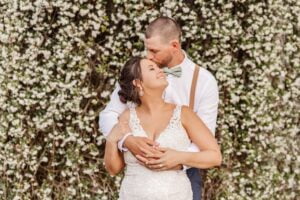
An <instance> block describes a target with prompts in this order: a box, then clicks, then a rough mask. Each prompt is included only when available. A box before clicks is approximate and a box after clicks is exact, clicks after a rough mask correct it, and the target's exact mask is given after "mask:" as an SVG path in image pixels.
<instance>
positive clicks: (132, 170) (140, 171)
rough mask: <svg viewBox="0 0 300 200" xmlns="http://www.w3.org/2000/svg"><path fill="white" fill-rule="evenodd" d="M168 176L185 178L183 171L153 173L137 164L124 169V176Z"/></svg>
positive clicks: (153, 171)
mask: <svg viewBox="0 0 300 200" xmlns="http://www.w3.org/2000/svg"><path fill="white" fill-rule="evenodd" d="M134 175H139V176H149V175H150V176H169V175H172V176H174V175H179V176H186V172H185V171H183V170H164V171H155V170H151V169H148V168H146V167H145V166H142V165H140V164H138V163H136V164H131V165H127V167H126V169H125V176H134Z"/></svg>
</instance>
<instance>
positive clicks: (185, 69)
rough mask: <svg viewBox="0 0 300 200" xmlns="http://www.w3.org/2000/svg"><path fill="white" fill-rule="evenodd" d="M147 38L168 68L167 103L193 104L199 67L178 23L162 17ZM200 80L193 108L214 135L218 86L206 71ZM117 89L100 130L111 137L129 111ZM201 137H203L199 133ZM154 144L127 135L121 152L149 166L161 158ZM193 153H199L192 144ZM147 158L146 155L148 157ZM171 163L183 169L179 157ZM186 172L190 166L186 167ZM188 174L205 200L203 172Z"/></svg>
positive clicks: (150, 51) (151, 54)
mask: <svg viewBox="0 0 300 200" xmlns="http://www.w3.org/2000/svg"><path fill="white" fill-rule="evenodd" d="M145 35H146V38H145V40H144V44H145V47H146V50H147V58H148V59H150V60H152V61H154V62H155V63H157V64H158V65H159V66H161V67H162V66H164V67H167V68H165V73H166V74H168V75H167V80H168V82H169V85H168V87H167V88H166V91H165V96H164V99H165V101H166V102H169V103H174V104H179V105H187V106H188V105H190V100H191V99H190V88H191V86H192V79H193V74H194V70H195V69H196V67H197V66H196V64H195V63H194V62H193V61H192V60H190V58H189V57H188V55H187V54H186V53H185V52H184V51H183V50H182V49H181V41H180V38H181V29H180V26H179V25H178V24H177V22H176V21H175V20H173V19H172V18H168V17H159V18H157V19H155V20H154V21H152V22H151V23H150V24H149V25H148V27H147V29H146V34H145ZM198 73H199V74H198V79H197V82H196V83H195V84H196V89H195V98H194V101H193V105H194V106H193V107H192V108H191V109H193V110H194V112H196V113H197V115H198V116H199V117H200V118H201V119H202V121H203V122H204V123H205V125H206V126H207V127H208V128H209V129H210V131H211V132H212V133H213V134H214V133H215V128H216V119H217V109H218V101H219V94H218V86H217V82H216V80H215V78H214V77H213V76H212V74H211V73H210V72H209V71H207V70H206V69H204V68H201V67H200V68H199V72H198ZM119 89H120V87H119V86H118V85H117V87H116V89H115V90H114V92H113V93H112V95H111V99H110V102H109V103H108V105H107V106H106V108H105V109H104V110H103V111H102V112H101V113H100V120H99V124H100V129H101V132H102V133H103V134H104V135H105V136H107V135H108V134H109V132H110V130H111V129H112V127H113V126H114V125H115V124H116V123H117V122H118V116H119V115H120V114H121V113H122V112H123V111H124V110H125V109H126V108H127V105H125V104H123V103H121V102H120V100H119V96H118V91H119ZM199 134H201V133H200V132H199ZM155 145H157V144H155V142H154V141H152V140H150V139H148V138H145V137H135V136H133V135H131V134H130V133H128V134H126V135H125V136H124V137H123V139H122V140H121V141H119V149H120V150H121V151H127V150H129V151H130V152H132V154H133V155H139V156H137V158H138V159H139V160H140V161H141V162H143V163H144V165H145V166H146V167H149V168H150V169H151V166H148V165H146V163H148V162H147V161H149V160H150V159H151V155H156V157H157V155H158V154H159V153H160V154H159V155H161V152H157V150H156V149H154V148H153V146H155ZM189 151H192V152H193V151H199V149H198V148H197V147H196V146H195V145H194V144H192V145H191V146H190V148H189ZM145 155H146V156H145ZM167 162H168V163H169V164H170V165H169V166H170V168H169V169H170V170H171V169H173V168H176V167H178V166H181V164H180V163H178V162H177V160H176V158H173V157H169V158H168V160H167ZM183 167H184V168H185V169H186V168H188V167H187V166H183ZM187 174H188V177H189V179H190V180H191V184H192V190H193V199H194V200H199V199H201V185H202V180H201V176H200V173H199V169H196V168H189V169H187Z"/></svg>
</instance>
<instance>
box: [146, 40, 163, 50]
mask: <svg viewBox="0 0 300 200" xmlns="http://www.w3.org/2000/svg"><path fill="white" fill-rule="evenodd" d="M144 44H145V47H146V49H158V48H160V46H161V44H160V38H159V37H151V38H146V39H144Z"/></svg>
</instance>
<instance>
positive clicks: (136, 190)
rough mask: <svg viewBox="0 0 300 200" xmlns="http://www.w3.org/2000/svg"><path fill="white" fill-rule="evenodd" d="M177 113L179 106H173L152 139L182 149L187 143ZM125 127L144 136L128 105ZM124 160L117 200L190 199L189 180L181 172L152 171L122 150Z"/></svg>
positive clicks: (162, 145) (179, 112) (178, 112)
mask: <svg viewBox="0 0 300 200" xmlns="http://www.w3.org/2000/svg"><path fill="white" fill-rule="evenodd" d="M180 116H181V106H178V105H177V106H176V107H175V109H174V111H173V115H172V117H171V119H170V121H169V124H168V125H167V127H166V128H165V129H164V130H163V131H162V132H161V133H160V134H159V136H158V138H157V139H156V142H158V143H159V144H160V146H161V147H168V148H172V149H174V150H178V151H186V150H187V149H188V147H189V146H190V143H191V141H190V139H189V137H188V135H187V133H186V131H185V129H184V128H183V126H182V124H181V119H180ZM129 126H130V128H131V130H132V134H133V135H134V136H141V137H148V136H147V134H146V132H145V131H144V129H143V127H142V126H141V124H140V120H139V118H138V116H137V114H136V110H135V108H130V120H129ZM124 160H125V163H126V169H125V176H124V179H123V181H122V184H121V189H120V195H119V200H142V199H143V200H192V196H193V194H192V188H191V183H190V180H189V179H188V177H187V175H186V172H185V171H182V170H168V171H152V170H150V169H148V168H146V167H144V166H142V165H140V164H139V163H138V161H137V159H136V158H135V156H133V155H132V154H131V152H129V151H127V152H124Z"/></svg>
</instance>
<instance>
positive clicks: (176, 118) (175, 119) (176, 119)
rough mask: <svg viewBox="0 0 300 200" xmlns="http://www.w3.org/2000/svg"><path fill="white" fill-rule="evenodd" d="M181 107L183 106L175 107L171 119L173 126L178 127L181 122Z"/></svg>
mask: <svg viewBox="0 0 300 200" xmlns="http://www.w3.org/2000/svg"><path fill="white" fill-rule="evenodd" d="M181 108H182V106H180V105H176V107H175V109H174V112H173V116H172V118H171V120H170V126H171V127H172V128H176V127H178V125H180V124H181Z"/></svg>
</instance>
